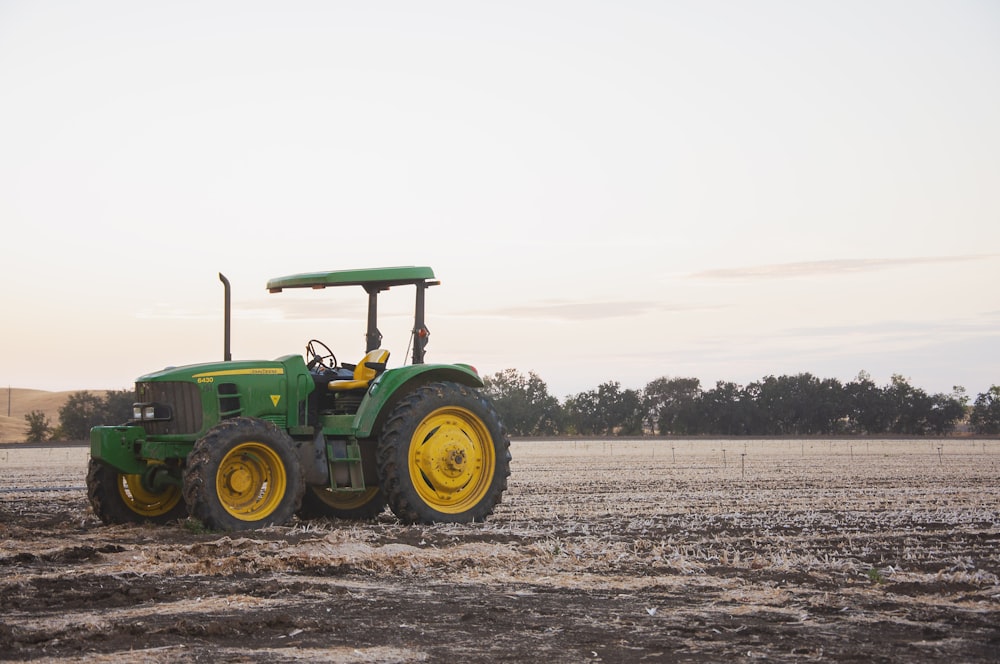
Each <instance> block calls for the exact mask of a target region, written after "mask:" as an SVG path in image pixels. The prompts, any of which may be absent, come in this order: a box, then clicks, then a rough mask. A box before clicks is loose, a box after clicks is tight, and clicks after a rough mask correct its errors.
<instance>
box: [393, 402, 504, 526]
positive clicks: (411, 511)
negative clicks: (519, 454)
mask: <svg viewBox="0 0 1000 664" xmlns="http://www.w3.org/2000/svg"><path fill="white" fill-rule="evenodd" d="M377 456H378V465H379V481H380V482H381V483H382V492H383V493H384V494H385V495H386V498H387V500H388V502H389V507H390V509H392V511H393V513H394V514H395V515H396V516H397V517H399V518H400V519H401V520H402V521H403V522H405V523H435V522H451V523H467V522H470V521H482V520H483V519H485V518H486V517H487V516H489V515H490V514H492V513H493V509H494V507H496V505H497V504H499V503H500V500H501V498H502V496H503V492H504V490H506V488H507V476H508V475H510V441H509V440H508V439H507V433H506V431H505V430H504V428H503V425H502V424H501V422H500V418H499V417H498V416H497V414H496V411H495V410H494V409H493V406H492V405H491V404H490V402H489V401H488V400H486V399H485V398H484V397H483V396H482V395H480V394H479V392H478V391H476V390H473V389H472V388H469V387H466V386H465V385H460V384H458V383H451V382H441V383H430V384H427V385H423V386H421V387H419V388H417V390H416V391H414V392H413V393H412V394H410V395H408V396H406V397H404V398H403V399H402V400H401V401H400V402H399V403H398V404H397V405H396V406H395V407H394V408H393V410H392V411H391V413H390V414H389V417H388V418H387V419H386V422H385V426H384V427H383V428H382V434H381V436H380V437H379V444H378V454H377Z"/></svg>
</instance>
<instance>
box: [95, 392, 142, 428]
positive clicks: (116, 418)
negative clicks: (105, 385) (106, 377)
mask: <svg viewBox="0 0 1000 664" xmlns="http://www.w3.org/2000/svg"><path fill="white" fill-rule="evenodd" d="M133 403H135V391H133V390H109V391H108V392H107V393H106V394H105V395H104V404H103V419H104V421H103V422H101V424H124V423H125V422H127V421H128V420H129V419H131V417H132V404H133Z"/></svg>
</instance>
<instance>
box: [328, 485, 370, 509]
mask: <svg viewBox="0 0 1000 664" xmlns="http://www.w3.org/2000/svg"><path fill="white" fill-rule="evenodd" d="M312 492H313V494H314V495H315V496H316V497H317V498H319V499H320V500H322V501H323V502H324V503H326V504H327V505H328V506H329V507H332V508H334V509H337V510H353V509H355V508H357V507H364V506H365V505H367V504H368V503H370V502H371V501H372V499H374V498H375V494H377V493H378V487H377V486H370V487H368V488H367V489H365V490H364V491H337V492H334V491H331V490H330V489H313V490H312Z"/></svg>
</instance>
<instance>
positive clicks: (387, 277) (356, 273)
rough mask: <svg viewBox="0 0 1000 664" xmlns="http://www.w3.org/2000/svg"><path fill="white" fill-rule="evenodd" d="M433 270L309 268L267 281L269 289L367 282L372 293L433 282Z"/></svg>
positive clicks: (277, 291)
mask: <svg viewBox="0 0 1000 664" xmlns="http://www.w3.org/2000/svg"><path fill="white" fill-rule="evenodd" d="M432 279H434V270H432V269H431V268H429V267H414V266H405V267H374V268H366V269H361V270H333V271H330V272H308V273H305V274H293V275H290V276H287V277H275V278H274V279H271V280H269V281H268V282H267V289H268V290H269V291H270V292H272V293H280V292H281V291H282V289H284V288H326V287H327V286H364V288H365V290H366V291H368V292H369V293H371V292H378V291H380V290H385V289H387V288H389V287H391V286H403V285H407V284H426V285H427V286H434V285H436V282H432V281H431V280H432Z"/></svg>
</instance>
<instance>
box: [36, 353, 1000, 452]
mask: <svg viewBox="0 0 1000 664" xmlns="http://www.w3.org/2000/svg"><path fill="white" fill-rule="evenodd" d="M484 382H485V383H486V388H485V392H486V393H487V394H488V395H489V396H490V398H491V399H492V400H493V404H494V406H495V407H496V409H497V412H498V413H499V414H500V417H501V418H502V419H503V422H504V424H505V425H506V427H507V430H508V431H509V432H510V434H511V435H512V436H557V435H576V436H615V435H617V436H637V435H644V434H661V435H686V436H689V435H716V436H810V435H860V434H864V435H905V436H926V435H945V434H948V433H952V432H953V431H954V430H955V428H956V427H957V426H958V425H959V424H961V423H967V424H968V426H969V428H970V429H971V430H972V431H974V432H975V433H979V434H998V433H1000V386H998V385H993V386H992V387H991V388H990V389H989V390H987V391H986V392H984V393H981V394H979V395H977V396H976V398H975V400H974V401H973V402H972V404H971V405H970V404H969V397H968V396H967V395H966V393H965V390H964V389H963V388H961V387H956V388H954V390H953V391H952V392H951V393H950V394H928V393H927V392H925V391H924V390H922V389H920V388H917V387H914V386H912V385H910V383H909V382H908V381H907V380H906V379H905V378H903V377H902V376H898V375H896V376H893V377H892V380H891V381H890V382H889V384H888V385H876V384H875V383H874V382H873V381H872V379H871V377H870V376H869V375H868V374H866V373H864V372H862V373H860V374H858V377H857V378H855V379H854V380H852V381H850V382H848V383H842V382H841V381H839V380H837V379H836V378H826V379H820V378H817V377H816V376H813V375H812V374H809V373H803V374H797V375H794V376H766V377H764V378H762V379H760V380H758V381H754V382H752V383H750V384H749V385H745V386H741V385H737V384H736V383H731V382H725V381H719V382H717V383H716V384H715V386H714V387H712V388H709V389H707V390H705V389H703V388H702V386H701V381H699V380H698V379H697V378H668V377H663V378H657V379H656V380H653V381H651V382H649V383H648V384H647V385H646V387H644V388H643V389H640V390H633V389H622V387H621V385H620V384H619V383H618V382H617V381H608V382H606V383H602V384H600V385H599V386H597V387H596V388H595V389H592V390H588V391H586V392H580V393H578V394H575V395H571V396H568V397H566V399H565V400H564V401H563V402H560V401H559V400H558V399H557V398H555V397H554V396H552V395H551V394H549V388H548V386H547V385H546V384H545V381H543V380H542V379H541V378H540V377H539V376H538V375H537V374H536V373H534V372H533V371H529V372H528V373H527V374H523V373H521V372H520V371H518V370H516V369H505V370H503V371H499V372H497V373H495V374H493V375H489V376H486V377H485V378H484ZM133 401H134V393H133V392H132V391H131V390H112V391H109V392H106V393H105V394H104V396H98V395H96V394H92V393H91V392H86V391H83V392H74V393H73V394H71V395H70V396H69V398H68V399H67V400H66V403H64V404H63V406H62V407H61V408H60V409H59V423H58V425H56V426H53V425H52V423H51V422H49V420H48V418H47V417H46V416H45V414H44V413H43V412H41V411H37V410H36V411H32V412H30V413H28V414H27V415H25V416H24V419H25V420H27V422H28V435H27V440H28V442H42V441H45V440H86V439H88V438H89V437H90V429H91V427H94V426H97V425H100V424H121V423H123V422H125V421H127V420H128V419H129V418H130V417H131V414H132V402H133Z"/></svg>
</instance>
